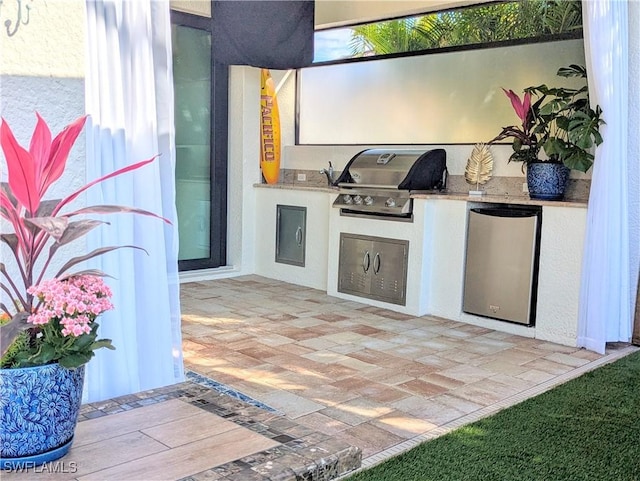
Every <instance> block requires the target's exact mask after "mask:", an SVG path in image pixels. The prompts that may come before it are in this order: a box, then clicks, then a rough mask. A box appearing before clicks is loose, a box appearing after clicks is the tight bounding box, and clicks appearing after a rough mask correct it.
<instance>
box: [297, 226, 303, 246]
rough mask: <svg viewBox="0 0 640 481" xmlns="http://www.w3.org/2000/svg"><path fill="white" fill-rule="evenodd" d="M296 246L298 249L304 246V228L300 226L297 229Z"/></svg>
mask: <svg viewBox="0 0 640 481" xmlns="http://www.w3.org/2000/svg"><path fill="white" fill-rule="evenodd" d="M296 244H298V247H301V246H302V227H300V226H298V228H297V229H296Z"/></svg>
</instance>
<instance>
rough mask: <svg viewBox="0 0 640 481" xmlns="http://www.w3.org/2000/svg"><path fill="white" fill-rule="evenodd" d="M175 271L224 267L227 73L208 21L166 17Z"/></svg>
mask: <svg viewBox="0 0 640 481" xmlns="http://www.w3.org/2000/svg"><path fill="white" fill-rule="evenodd" d="M171 22H172V45H173V77H174V92H175V131H176V207H177V211H178V229H179V239H180V250H179V253H178V265H179V268H180V270H192V269H203V268H211V267H219V266H222V265H225V264H226V237H227V210H226V206H227V103H228V101H227V93H228V69H227V67H226V66H224V65H221V64H217V63H215V61H214V59H212V54H211V42H212V39H211V21H210V19H208V18H205V17H199V16H195V15H190V14H186V13H181V12H175V11H172V12H171Z"/></svg>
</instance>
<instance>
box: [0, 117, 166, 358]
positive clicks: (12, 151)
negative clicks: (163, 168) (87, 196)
mask: <svg viewBox="0 0 640 481" xmlns="http://www.w3.org/2000/svg"><path fill="white" fill-rule="evenodd" d="M36 116H37V122H36V126H35V129H34V131H33V135H32V136H31V142H30V145H29V150H27V149H25V148H23V147H22V146H21V145H20V144H19V143H18V142H17V140H16V138H15V136H14V135H13V132H12V131H11V128H10V127H9V124H7V122H6V121H5V120H4V119H2V125H0V144H1V146H2V151H3V153H4V157H5V161H6V165H7V177H8V179H7V182H2V183H1V184H0V217H1V218H2V219H4V220H5V221H7V222H8V223H9V224H10V225H11V227H12V228H13V232H12V233H2V234H0V240H1V241H2V242H4V243H5V244H6V245H7V246H9V250H10V251H11V253H12V254H13V260H14V261H15V264H16V268H17V271H18V272H19V276H18V278H17V279H14V278H13V277H12V276H11V275H10V274H9V272H8V270H7V266H6V265H5V263H4V262H0V274H1V277H0V288H1V289H2V290H3V291H4V292H5V293H6V294H7V296H8V297H9V299H11V303H12V305H10V306H7V305H6V304H5V303H4V302H0V311H1V312H2V316H3V317H4V318H7V317H10V318H11V320H10V321H9V322H7V323H5V324H4V325H2V329H1V331H2V332H1V336H0V344H1V345H0V347H1V354H2V355H4V354H5V352H6V350H7V349H8V348H9V347H10V345H11V344H12V342H13V340H14V339H15V338H16V337H17V336H18V335H19V333H20V332H21V331H22V330H24V329H26V328H28V327H29V324H27V323H26V319H27V317H28V316H29V315H30V314H35V312H36V311H37V309H38V304H37V302H38V298H37V297H35V298H34V295H33V294H32V293H30V292H29V288H30V287H32V286H35V285H38V284H41V283H42V282H43V280H44V275H45V273H46V271H47V269H48V267H49V265H50V263H51V260H52V259H53V257H54V256H55V254H56V252H57V251H58V250H59V249H60V248H61V247H62V246H64V245H66V244H69V243H70V242H72V241H74V240H77V239H79V238H80V237H82V236H84V235H85V234H87V233H88V232H90V231H91V230H92V229H94V228H96V227H97V226H99V225H101V224H106V223H107V222H103V221H99V220H94V219H85V218H81V219H78V220H76V219H77V218H78V217H79V216H84V215H86V214H113V213H123V212H129V213H135V214H143V215H147V216H153V217H157V218H160V219H162V220H163V221H165V222H167V223H169V221H168V220H167V219H164V218H162V217H159V216H158V215H156V214H154V213H152V212H149V211H146V210H142V209H136V208H132V207H125V206H119V205H96V206H90V207H84V208H80V209H77V210H72V211H70V212H65V213H63V212H62V210H63V209H64V208H65V207H67V206H68V205H69V204H70V203H71V202H72V201H73V200H75V199H76V198H77V197H78V196H79V195H80V194H82V193H83V192H84V191H86V190H87V189H89V188H90V187H92V186H94V185H96V184H98V183H100V182H102V181H104V180H107V179H110V178H112V177H116V176H118V175H120V174H124V173H126V172H130V171H133V170H136V169H139V168H140V167H143V166H145V165H147V164H149V163H151V162H153V161H154V160H155V158H156V157H155V156H154V157H152V158H150V159H147V160H144V161H141V162H137V163H134V164H131V165H128V166H126V167H123V168H121V169H118V170H116V171H115V172H112V173H110V174H107V175H105V176H103V177H100V178H99V179H96V180H94V181H92V182H89V183H88V184H86V185H85V186H83V187H81V188H80V189H78V190H77V191H75V192H73V193H72V194H70V195H68V196H67V197H65V198H63V199H56V200H43V198H44V196H45V194H46V193H47V190H48V189H49V187H51V185H52V184H53V183H55V182H56V181H57V180H58V179H59V178H60V177H61V176H62V174H63V173H64V170H65V167H66V163H67V158H68V157H69V153H70V151H71V148H72V147H73V145H74V143H75V141H76V139H77V138H78V135H79V134H80V132H81V131H82V129H83V127H84V124H85V121H86V116H84V117H80V118H79V119H77V120H76V121H75V122H72V123H71V124H69V125H68V126H67V127H65V128H64V129H63V130H62V131H61V132H60V133H59V134H58V135H56V137H55V138H53V140H52V138H51V137H52V136H51V131H50V130H49V127H48V126H47V123H46V122H45V121H44V119H43V118H42V117H41V116H40V115H39V114H37V113H36ZM47 247H48V248H47ZM125 247H126V248H134V249H140V250H144V249H141V248H140V247H136V246H129V245H128V246H107V247H100V248H97V249H95V250H93V251H92V252H89V253H88V254H85V255H80V256H77V257H73V258H71V259H69V260H68V261H67V262H66V263H65V264H64V265H63V266H62V267H61V268H60V270H58V272H57V273H56V274H55V276H54V278H56V279H60V280H61V279H65V278H70V277H73V276H80V275H95V276H104V275H105V274H104V273H102V272H100V271H97V270H84V271H79V272H75V273H72V274H69V273H68V271H69V269H71V268H72V267H74V266H76V265H78V264H80V263H82V262H84V261H86V260H88V259H91V258H93V257H96V256H100V255H102V254H106V253H108V252H111V251H113V250H116V249H121V248H125Z"/></svg>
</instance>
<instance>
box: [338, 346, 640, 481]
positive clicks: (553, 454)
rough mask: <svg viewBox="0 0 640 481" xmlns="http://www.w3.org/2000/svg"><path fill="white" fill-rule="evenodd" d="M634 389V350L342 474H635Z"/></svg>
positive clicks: (360, 479)
mask: <svg viewBox="0 0 640 481" xmlns="http://www.w3.org/2000/svg"><path fill="white" fill-rule="evenodd" d="M639 392H640V352H636V353H633V354H631V355H629V356H626V357H624V358H623V359H620V360H618V361H617V362H615V363H612V364H609V365H607V366H604V367H601V368H599V369H596V370H595V371H592V372H589V373H587V374H584V375H583V376H581V377H579V378H577V379H574V380H572V381H569V382H568V383H566V384H563V385H561V386H558V387H556V388H554V389H552V390H551V391H548V392H546V393H544V394H541V395H540V396H537V397H535V398H532V399H529V400H526V401H524V402H522V403H520V404H518V405H516V406H513V407H510V408H507V409H505V410H503V411H501V412H499V413H498V414H495V415H493V416H490V417H488V418H485V419H482V420H480V421H477V422H475V423H472V424H470V425H468V426H465V427H462V428H460V429H457V430H455V431H453V432H451V433H449V434H447V435H445V436H442V437H439V438H437V439H435V440H433V441H429V442H427V443H424V444H422V445H420V446H418V447H416V448H414V449H412V450H410V451H407V452H406V453H404V454H402V455H400V456H397V457H395V458H392V459H390V460H388V461H386V462H384V463H382V464H379V465H378V466H375V467H373V468H371V469H369V470H365V471H362V472H360V473H358V474H356V475H354V476H352V477H350V478H348V480H349V481H452V480H456V481H467V480H468V481H496V480H509V481H550V480H554V481H555V480H567V481H569V480H571V481H579V480H582V481H631V480H638V479H640V463H638V439H640V409H639V404H638V393H639Z"/></svg>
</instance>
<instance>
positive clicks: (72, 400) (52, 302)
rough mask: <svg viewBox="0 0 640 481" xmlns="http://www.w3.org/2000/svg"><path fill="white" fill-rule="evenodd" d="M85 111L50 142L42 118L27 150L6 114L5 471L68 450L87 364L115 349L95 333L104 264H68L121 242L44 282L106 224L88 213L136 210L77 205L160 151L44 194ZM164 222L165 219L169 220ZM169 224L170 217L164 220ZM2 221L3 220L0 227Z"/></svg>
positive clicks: (0, 376)
mask: <svg viewBox="0 0 640 481" xmlns="http://www.w3.org/2000/svg"><path fill="white" fill-rule="evenodd" d="M85 119H86V117H81V118H79V119H78V120H76V121H75V122H73V123H71V124H70V125H68V126H67V127H66V128H65V129H64V130H63V131H62V132H60V133H59V134H58V135H57V136H56V137H55V138H54V139H53V140H52V136H51V132H50V130H49V127H48V126H47V124H46V122H45V121H44V120H43V119H42V117H40V115H37V122H36V126H35V129H34V132H33V135H32V138H31V143H30V145H29V149H28V150H27V149H25V148H23V147H22V146H20V145H19V144H18V142H17V141H16V139H15V137H14V135H13V132H12V131H11V128H10V127H9V125H8V124H7V123H6V121H4V119H3V120H2V125H0V144H1V147H2V151H3V153H4V157H5V162H6V167H7V174H8V179H7V182H2V184H1V185H0V218H1V219H2V221H3V224H4V225H7V226H10V227H11V228H12V230H13V232H10V233H2V234H1V235H0V240H1V241H2V242H3V243H4V244H6V246H8V251H9V252H10V253H11V256H9V257H11V258H12V259H11V261H12V265H11V264H5V262H4V259H3V262H1V263H0V274H1V277H0V288H1V289H2V291H3V296H4V297H3V301H7V302H6V303H5V302H1V303H0V309H1V311H2V314H1V316H0V321H1V322H0V324H1V325H2V326H1V328H0V347H1V356H2V357H1V359H0V363H1V364H2V365H1V366H0V367H1V368H2V369H0V408H1V409H2V426H1V427H0V449H1V451H0V464H1V468H2V469H7V468H12V467H15V466H20V465H22V466H24V465H25V463H31V464H27V466H28V465H33V464H42V463H44V462H48V461H52V460H54V459H57V458H59V457H61V456H63V455H64V454H65V453H66V452H67V451H68V450H69V448H70V446H71V442H72V439H73V433H74V430H75V425H76V421H77V417H78V412H79V407H80V402H81V397H82V384H83V379H84V365H85V364H86V363H87V362H88V361H89V360H90V359H91V358H92V357H93V355H94V351H95V350H96V349H100V348H103V347H106V348H109V349H114V347H113V346H112V344H111V341H110V340H109V339H98V323H97V322H96V318H97V317H98V316H99V315H100V314H101V313H102V312H104V311H105V310H108V309H111V308H112V305H111V302H110V300H109V299H110V296H111V291H110V289H109V287H108V286H107V285H106V284H105V283H104V281H103V280H102V278H103V277H104V276H105V274H104V273H102V272H100V271H97V270H81V271H78V272H73V273H69V270H70V269H71V268H73V267H75V266H78V265H79V264H82V263H83V262H84V261H86V260H88V259H91V258H93V257H96V256H99V255H102V254H106V253H107V252H111V251H113V250H115V249H119V248H122V247H132V248H136V249H139V248H138V247H135V246H108V247H101V248H98V249H95V250H93V251H92V252H89V253H88V254H85V255H79V256H77V257H73V258H71V259H68V260H67V261H66V262H65V263H64V265H62V267H61V268H60V269H59V270H58V271H57V272H56V273H55V274H54V276H53V278H51V279H46V278H45V276H46V275H48V270H49V267H50V265H51V261H52V259H53V258H54V257H55V255H56V254H57V253H58V251H59V250H60V248H61V247H63V246H65V245H67V244H69V243H71V242H73V241H75V240H77V239H79V238H81V237H82V236H84V235H85V234H87V233H88V232H89V231H91V230H92V229H94V228H96V227H97V226H99V225H101V224H104V222H102V221H98V220H94V219H87V218H85V216H86V215H87V214H112V213H120V212H131V213H137V214H144V215H151V216H154V217H158V216H157V215H155V214H153V213H151V212H148V211H145V210H141V209H134V208H130V207H123V206H114V205H99V206H90V207H84V208H80V209H76V210H73V209H71V204H72V202H73V201H74V200H75V199H77V198H78V196H79V195H80V194H82V193H83V192H84V191H86V190H87V189H88V188H90V187H92V186H94V185H96V184H98V183H99V182H102V181H104V180H106V179H109V178H112V177H115V176H118V175H120V174H123V173H125V172H129V171H132V170H134V169H138V168H140V167H142V166H144V165H146V164H148V163H150V162H152V161H153V160H154V159H155V157H154V158H151V159H148V160H145V161H142V162H138V163H135V164H132V165H130V166H127V167H124V168H122V169H119V170H117V171H115V172H113V173H111V174H108V175H106V176H104V177H101V178H99V179H97V180H94V181H92V182H90V183H89V184H87V185H85V186H84V187H81V188H80V189H78V190H77V191H76V192H74V193H72V194H70V195H68V196H67V197H65V198H64V199H57V200H43V198H44V196H45V194H46V192H47V190H48V188H49V187H50V186H51V185H52V184H53V183H55V182H56V181H57V180H58V179H59V178H60V177H61V175H62V174H63V172H64V170H65V166H66V162H67V158H68V156H69V152H70V151H71V148H72V146H73V144H74V143H75V141H76V139H77V137H78V135H79V134H80V132H81V130H82V128H83V126H84V123H85ZM163 220H165V221H166V219H163ZM166 222H168V221H166ZM3 227H4V226H3Z"/></svg>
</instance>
